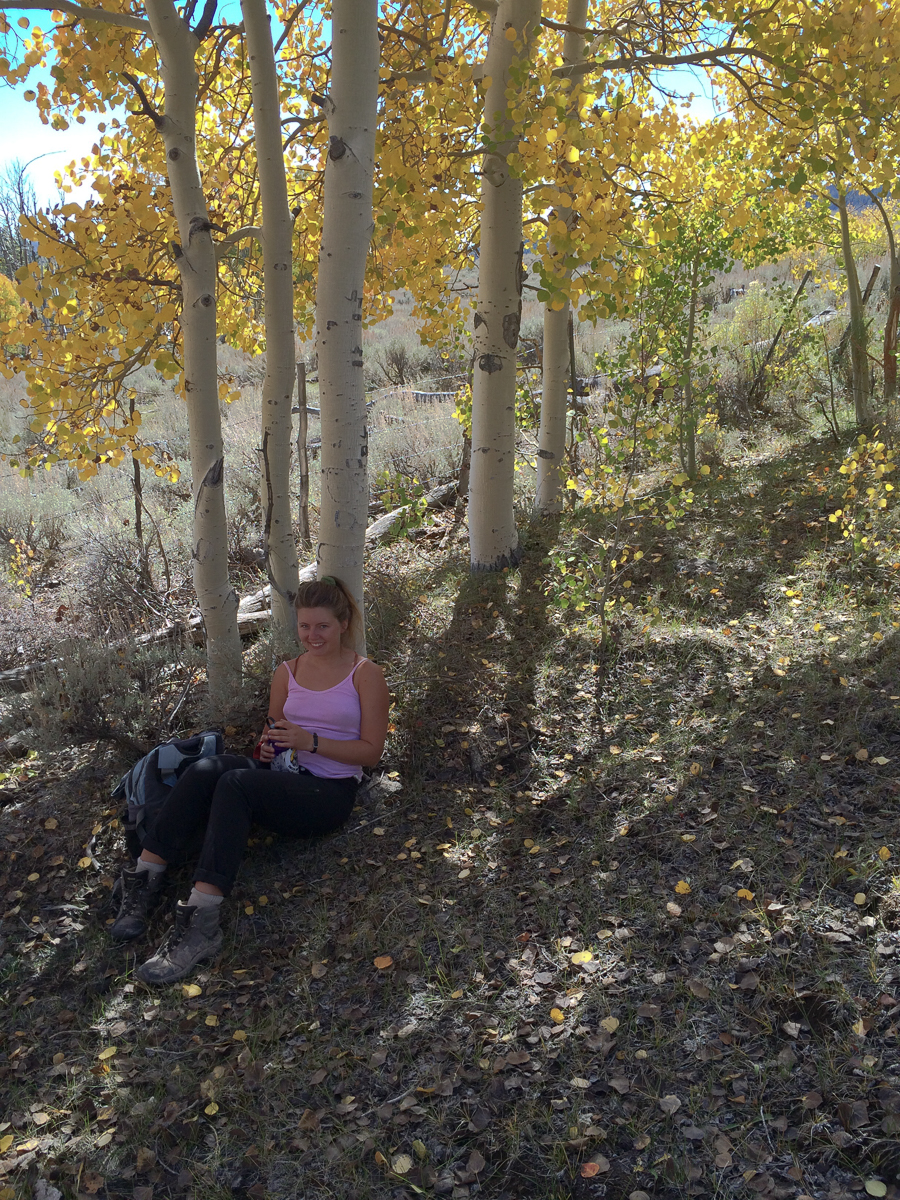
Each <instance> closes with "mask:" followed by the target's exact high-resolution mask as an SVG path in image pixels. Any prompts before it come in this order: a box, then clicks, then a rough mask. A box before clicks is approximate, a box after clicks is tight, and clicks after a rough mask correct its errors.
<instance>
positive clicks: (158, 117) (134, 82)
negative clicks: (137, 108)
mask: <svg viewBox="0 0 900 1200" xmlns="http://www.w3.org/2000/svg"><path fill="white" fill-rule="evenodd" d="M122 78H123V79H127V80H128V82H129V83H130V84H131V86H132V87H133V88H134V90H135V92H136V93H137V98H138V100H139V101H140V103H141V112H142V113H143V114H144V115H145V116H147V117H149V118H150V120H151V121H152V122H153V124H154V125H155V126H156V128H157V129H162V127H163V125H164V124H165V117H164V116H162V114H161V113H158V112H157V111H156V109H155V108H154V107H153V105H152V104H151V103H150V101H149V100H148V99H147V93H146V92H145V91H144V89H143V88H142V87H141V83H140V80H139V79H138V78H137V77H136V76H135V75H132V74H130V73H129V72H128V71H123V72H122Z"/></svg>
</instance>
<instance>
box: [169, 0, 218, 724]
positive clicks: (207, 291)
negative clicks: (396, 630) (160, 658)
mask: <svg viewBox="0 0 900 1200" xmlns="http://www.w3.org/2000/svg"><path fill="white" fill-rule="evenodd" d="M146 7H147V17H148V19H149V21H150V25H151V28H152V30H153V38H154V41H155V42H156V46H157V49H158V51H159V58H160V73H161V77H162V82H163V86H164V89H165V108H164V113H163V116H162V119H161V120H160V121H159V122H158V129H159V133H160V135H161V137H162V139H163V142H164V145H165V150H166V169H167V172H168V177H169V187H170V189H171V192H172V203H173V206H174V211H175V219H176V220H177V222H178V230H179V235H180V237H181V246H180V248H178V249H177V254H178V267H179V271H180V274H181V291H182V310H181V317H180V321H181V331H182V337H183V339H184V390H185V397H186V400H187V406H188V419H189V423H190V446H191V474H192V477H193V491H194V545H193V549H192V559H193V576H194V588H195V590H196V592H197V600H198V602H199V605H200V612H201V614H202V616H203V624H204V625H205V627H206V638H207V671H208V676H209V691H210V699H211V703H212V706H213V709H214V711H216V712H217V713H218V714H224V713H225V712H227V709H228V705H229V703H230V702H231V701H233V699H234V696H235V688H236V687H237V685H238V683H239V682H240V675H241V640H240V636H239V634H238V627H237V607H238V598H237V596H236V594H235V592H234V589H233V588H232V586H231V583H230V582H229V579H228V534H227V529H226V521H225V492H224V474H225V458H224V451H223V446H222V425H221V420H220V417H219V391H218V378H217V374H216V256H215V250H214V247H213V242H212V237H211V234H210V225H209V214H208V212H207V208H206V199H205V197H204V195H203V187H202V185H201V182H200V171H199V168H198V165H197V153H196V114H197V71H196V68H195V66H194V54H195V53H196V50H197V46H198V41H197V38H196V37H195V36H194V34H193V33H192V32H191V31H190V29H189V28H188V26H187V24H186V23H185V22H184V21H183V20H182V18H181V17H180V16H179V14H178V13H177V11H176V9H175V5H174V4H173V3H172V0H147V6H146Z"/></svg>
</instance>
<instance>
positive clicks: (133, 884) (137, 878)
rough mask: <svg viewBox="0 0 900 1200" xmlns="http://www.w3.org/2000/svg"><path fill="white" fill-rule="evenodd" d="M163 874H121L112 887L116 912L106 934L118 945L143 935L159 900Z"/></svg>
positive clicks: (151, 872) (154, 872) (148, 872)
mask: <svg viewBox="0 0 900 1200" xmlns="http://www.w3.org/2000/svg"><path fill="white" fill-rule="evenodd" d="M165 874H166V873H165V871H129V870H128V869H127V868H126V870H124V871H123V872H122V874H121V875H120V877H119V880H118V883H117V884H116V892H115V896H116V899H117V900H118V901H119V911H118V913H117V915H116V919H115V921H113V923H112V926H111V928H110V931H109V932H110V934H111V935H112V936H113V937H114V938H116V939H117V941H120V942H130V941H133V940H134V938H139V937H140V936H141V935H142V934H143V933H146V931H147V921H148V919H149V917H150V914H151V912H152V911H153V909H154V908H155V907H156V906H157V904H158V903H159V902H160V900H161V899H162V893H163V887H164V886H165Z"/></svg>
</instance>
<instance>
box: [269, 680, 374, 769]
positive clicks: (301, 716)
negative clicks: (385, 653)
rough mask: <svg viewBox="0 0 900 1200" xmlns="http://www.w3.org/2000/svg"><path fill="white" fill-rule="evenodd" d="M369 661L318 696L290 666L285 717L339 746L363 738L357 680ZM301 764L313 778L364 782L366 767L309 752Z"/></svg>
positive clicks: (299, 757)
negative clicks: (354, 681)
mask: <svg viewBox="0 0 900 1200" xmlns="http://www.w3.org/2000/svg"><path fill="white" fill-rule="evenodd" d="M365 661H366V660H365V659H364V658H360V659H358V660H357V661H356V662H355V663H354V664H353V670H352V671H351V672H350V674H349V675H348V676H347V677H346V678H345V679H342V680H341V682H340V683H337V684H335V686H334V687H332V688H326V689H325V691H324V692H315V691H312V689H310V688H305V687H302V686H301V685H300V684H299V683H298V682H297V680H296V679H295V678H294V673H293V671H292V670H291V668H290V667H289V666H288V664H287V663H285V664H284V669H285V670H286V671H287V675H288V694H287V699H286V700H285V702H284V715H285V717H286V718H287V720H288V721H290V722H291V724H292V725H302V726H303V728H304V729H308V730H309V732H310V733H317V734H318V735H319V737H323V738H334V739H335V741H338V742H353V741H355V740H356V739H357V738H358V737H359V731H360V723H361V714H360V707H359V693H358V692H357V690H356V688H355V687H354V686H353V676H354V675H355V674H356V671H357V668H358V667H359V666H360V664H361V663H364V662H365ZM297 763H298V765H299V766H301V767H306V769H307V771H311V772H312V774H313V775H320V776H322V777H323V778H324V779H351V778H352V779H362V767H353V766H350V765H349V764H348V763H339V762H335V760H334V759H333V758H326V757H325V755H324V754H321V753H320V754H310V753H309V752H308V751H305V750H299V751H298V752H297Z"/></svg>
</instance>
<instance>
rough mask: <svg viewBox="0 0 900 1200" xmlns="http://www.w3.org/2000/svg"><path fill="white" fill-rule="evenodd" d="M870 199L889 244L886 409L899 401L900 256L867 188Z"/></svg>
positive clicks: (884, 212)
mask: <svg viewBox="0 0 900 1200" xmlns="http://www.w3.org/2000/svg"><path fill="white" fill-rule="evenodd" d="M866 192H867V193H868V195H869V198H870V199H871V200H872V202H873V203H874V204H875V205H876V207H877V208H878V211H879V212H880V213H881V220H882V222H883V224H884V229H885V233H886V234H887V243H888V260H889V263H890V267H889V273H888V311H887V318H886V320H885V323H884V350H883V364H884V403H885V407H886V408H888V407H891V406H893V404H894V402H895V401H896V399H897V325H898V322H900V255H898V253H897V239H896V238H895V237H894V227H893V225H892V223H891V218H890V216H889V214H888V211H887V209H886V208H885V207H884V205H883V204H882V202H881V200H880V198H879V197H878V194H877V193H876V192H872V191H869V189H868V188H866Z"/></svg>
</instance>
